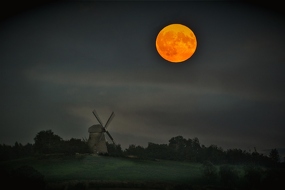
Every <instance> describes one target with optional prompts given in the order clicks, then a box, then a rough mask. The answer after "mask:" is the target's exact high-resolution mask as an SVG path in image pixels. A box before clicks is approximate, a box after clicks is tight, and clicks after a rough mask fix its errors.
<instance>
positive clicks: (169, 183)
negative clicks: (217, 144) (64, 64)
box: [0, 155, 285, 190]
mask: <svg viewBox="0 0 285 190" xmlns="http://www.w3.org/2000/svg"><path fill="white" fill-rule="evenodd" d="M24 166H25V167H24ZM225 166H226V167H225ZM19 168H21V169H22V170H17V169H19ZM209 168H210V171H215V173H214V174H215V175H212V174H211V173H207V172H206V173H205V171H208V170H205V165H204V166H203V165H202V164H198V163H189V162H178V161H167V160H142V159H135V158H126V157H124V158H123V157H122V158H120V157H110V156H97V155H76V156H59V155H53V156H41V157H31V158H23V159H16V160H9V161H3V162H0V169H1V174H2V176H0V180H1V179H2V180H3V178H4V180H3V181H4V182H5V176H7V174H8V175H9V176H10V178H7V177H6V181H9V182H8V183H6V184H7V185H11V183H10V181H12V185H13V181H15V182H16V181H17V183H18V184H20V185H22V184H25V183H29V184H34V181H30V182H27V179H28V180H30V178H26V176H29V175H32V177H33V178H32V179H35V178H34V177H39V176H40V177H41V178H40V179H41V180H40V182H42V181H44V182H43V183H39V185H41V184H44V186H45V188H44V190H61V189H62V190H71V189H88V190H89V189H90V190H91V189H97V190H99V189H100V190H108V189H115V190H120V189H124V190H125V189H129V190H130V189H135V190H141V189H151V190H154V189H156V190H158V189H161V190H166V189H167V190H174V189H179V190H183V189H191V190H224V189H235V190H237V189H245V187H246V189H251V190H254V189H256V190H261V189H272V187H273V186H274V187H275V186H276V187H277V186H278V185H280V184H283V180H282V179H283V177H285V171H284V169H282V168H275V169H274V170H272V169H270V168H268V169H266V168H263V167H255V166H250V167H249V166H243V165H219V166H214V165H212V167H209ZM215 169H217V170H215ZM280 169H281V170H280ZM5 171H6V173H5ZM7 171H8V172H7ZM9 172H10V173H9ZM13 172H14V173H13ZM17 173H21V175H20V176H19V175H17ZM36 179H39V178H36ZM42 179H44V180H42ZM37 182H38V181H37ZM15 184H16V183H15ZM29 184H28V185H29ZM29 187H30V186H27V188H29ZM29 189H30V190H31V188H29ZM35 189H36V190H40V189H39V188H38V187H35ZM41 189H43V188H41Z"/></svg>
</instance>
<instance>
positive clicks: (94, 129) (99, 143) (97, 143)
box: [88, 110, 115, 154]
mask: <svg viewBox="0 0 285 190" xmlns="http://www.w3.org/2000/svg"><path fill="white" fill-rule="evenodd" d="M92 113H93V114H94V116H95V117H96V119H97V121H98V122H99V124H95V125H92V126H91V127H89V128H88V132H89V138H88V146H89V148H90V152H91V153H95V154H108V149H107V144H106V138H105V133H106V134H107V135H108V136H109V138H110V139H111V140H112V142H113V144H115V141H114V139H113V137H112V136H111V134H110V133H109V132H108V131H107V127H108V126H109V124H110V122H111V121H112V119H113V118H114V116H115V114H114V112H112V113H111V115H110V117H109V119H108V120H107V122H106V124H105V126H104V125H103V123H102V121H101V119H100V118H99V116H98V114H97V112H96V111H95V110H93V112H92Z"/></svg>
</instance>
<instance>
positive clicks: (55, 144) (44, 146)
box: [34, 130, 63, 154]
mask: <svg viewBox="0 0 285 190" xmlns="http://www.w3.org/2000/svg"><path fill="white" fill-rule="evenodd" d="M34 140H35V144H34V148H35V151H36V152H37V153H44V154H51V153H59V152H61V149H62V145H63V143H62V142H63V140H62V138H61V137H60V136H58V135H55V134H54V133H53V132H52V131H51V130H46V131H40V132H39V133H38V134H37V135H36V137H35V138H34Z"/></svg>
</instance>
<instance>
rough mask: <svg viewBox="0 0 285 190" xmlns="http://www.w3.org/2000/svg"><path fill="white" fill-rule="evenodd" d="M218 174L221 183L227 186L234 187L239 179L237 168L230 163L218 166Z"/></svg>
mask: <svg viewBox="0 0 285 190" xmlns="http://www.w3.org/2000/svg"><path fill="white" fill-rule="evenodd" d="M219 176H220V180H221V184H223V185H225V186H227V187H235V186H236V185H237V182H238V179H239V175H238V172H237V170H236V169H235V168H234V167H233V166H230V165H222V166H220V170H219Z"/></svg>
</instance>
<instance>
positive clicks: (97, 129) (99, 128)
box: [88, 124, 103, 133]
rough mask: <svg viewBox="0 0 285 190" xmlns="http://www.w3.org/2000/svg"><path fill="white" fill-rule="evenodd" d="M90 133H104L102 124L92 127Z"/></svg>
mask: <svg viewBox="0 0 285 190" xmlns="http://www.w3.org/2000/svg"><path fill="white" fill-rule="evenodd" d="M88 132H89V133H101V132H103V127H102V126H101V125H100V124H97V125H92V126H91V127H89V128H88Z"/></svg>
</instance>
